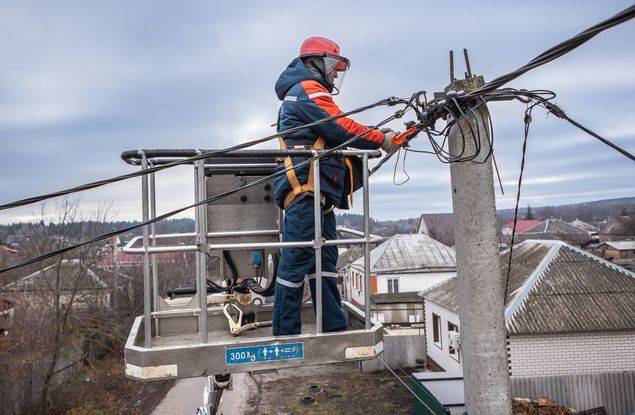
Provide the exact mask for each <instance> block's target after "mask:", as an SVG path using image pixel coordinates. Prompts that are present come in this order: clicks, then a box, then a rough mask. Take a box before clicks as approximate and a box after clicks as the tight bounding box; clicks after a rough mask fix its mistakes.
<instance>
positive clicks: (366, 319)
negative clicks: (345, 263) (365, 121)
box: [362, 154, 371, 330]
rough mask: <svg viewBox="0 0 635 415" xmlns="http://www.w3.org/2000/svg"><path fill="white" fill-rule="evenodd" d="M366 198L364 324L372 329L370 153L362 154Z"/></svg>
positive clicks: (364, 194) (364, 195)
mask: <svg viewBox="0 0 635 415" xmlns="http://www.w3.org/2000/svg"><path fill="white" fill-rule="evenodd" d="M362 164H363V167H362V169H363V174H362V177H363V183H362V184H363V188H364V189H363V192H362V193H363V198H364V202H363V205H364V208H363V209H364V326H365V328H366V330H370V326H371V324H370V323H371V321H370V309H371V308H370V302H371V299H370V212H369V211H370V197H369V192H368V155H367V154H364V155H363V156H362Z"/></svg>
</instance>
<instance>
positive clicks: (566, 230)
mask: <svg viewBox="0 0 635 415" xmlns="http://www.w3.org/2000/svg"><path fill="white" fill-rule="evenodd" d="M528 239H553V240H558V241H564V242H567V243H569V244H572V245H575V246H584V245H585V244H587V243H589V242H591V241H593V240H594V238H593V237H592V236H591V235H590V234H589V232H587V231H583V230H582V229H578V228H576V227H575V226H573V225H570V224H568V223H567V222H565V221H563V220H560V219H555V218H550V219H546V220H543V221H542V222H540V223H539V224H537V225H535V226H532V227H531V228H528V229H525V230H524V231H522V232H520V233H518V234H516V237H515V241H516V242H522V241H526V240H528Z"/></svg>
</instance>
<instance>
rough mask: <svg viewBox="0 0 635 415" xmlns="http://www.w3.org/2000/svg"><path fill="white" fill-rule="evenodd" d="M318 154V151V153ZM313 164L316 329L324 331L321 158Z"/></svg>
mask: <svg viewBox="0 0 635 415" xmlns="http://www.w3.org/2000/svg"><path fill="white" fill-rule="evenodd" d="M316 154H317V153H316ZM311 163H312V166H313V211H314V212H313V213H314V222H315V223H314V225H315V236H314V238H313V239H314V241H313V246H314V248H315V331H316V333H317V334H320V333H322V243H323V241H322V201H321V199H322V196H321V189H320V159H317V160H315V161H312V162H311Z"/></svg>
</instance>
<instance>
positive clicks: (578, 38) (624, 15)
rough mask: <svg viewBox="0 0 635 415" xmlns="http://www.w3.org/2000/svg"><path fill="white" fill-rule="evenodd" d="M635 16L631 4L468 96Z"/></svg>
mask: <svg viewBox="0 0 635 415" xmlns="http://www.w3.org/2000/svg"><path fill="white" fill-rule="evenodd" d="M633 17H635V6H631V7H628V8H627V9H625V10H622V11H621V12H619V13H618V14H616V15H614V16H613V17H610V18H608V19H606V20H604V21H602V22H600V23H598V24H596V25H594V26H592V27H590V28H588V29H586V30H584V31H582V32H580V33H578V34H577V35H575V36H573V37H572V38H570V39H567V40H565V41H563V42H560V43H559V44H557V45H556V46H554V47H552V48H550V49H548V50H546V51H544V52H543V53H541V54H540V55H538V56H536V57H535V58H534V59H532V60H531V61H529V62H528V63H527V64H525V65H524V66H521V67H520V68H518V69H516V70H515V71H513V72H510V73H508V74H505V75H502V76H499V77H498V78H496V79H494V80H492V81H490V82H488V83H486V84H485V85H483V86H482V87H480V88H479V89H477V90H476V91H474V92H471V93H469V94H467V96H468V97H474V96H477V95H481V94H484V93H487V92H491V91H493V90H495V89H497V88H500V87H501V86H503V85H504V84H506V83H508V82H510V81H512V80H513V79H516V78H518V77H519V76H521V75H523V74H524V73H526V72H528V71H530V70H532V69H534V68H537V67H539V66H542V65H544V64H546V63H548V62H551V61H552V60H554V59H557V58H559V57H561V56H563V55H565V54H567V53H569V52H571V51H572V50H574V49H575V48H577V47H578V46H580V45H582V44H584V43H585V42H587V41H589V40H590V39H592V38H593V37H594V36H596V35H597V34H599V33H601V32H603V31H604V30H606V29H609V28H611V27H613V26H617V25H618V24H621V23H624V22H626V21H628V20H630V19H632V18H633Z"/></svg>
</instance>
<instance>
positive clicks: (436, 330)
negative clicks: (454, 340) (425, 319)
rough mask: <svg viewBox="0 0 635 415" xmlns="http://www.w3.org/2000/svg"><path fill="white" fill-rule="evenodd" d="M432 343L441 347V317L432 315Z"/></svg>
mask: <svg viewBox="0 0 635 415" xmlns="http://www.w3.org/2000/svg"><path fill="white" fill-rule="evenodd" d="M432 341H433V342H434V344H436V345H437V346H439V347H441V346H442V345H441V317H439V316H437V315H436V314H432Z"/></svg>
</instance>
